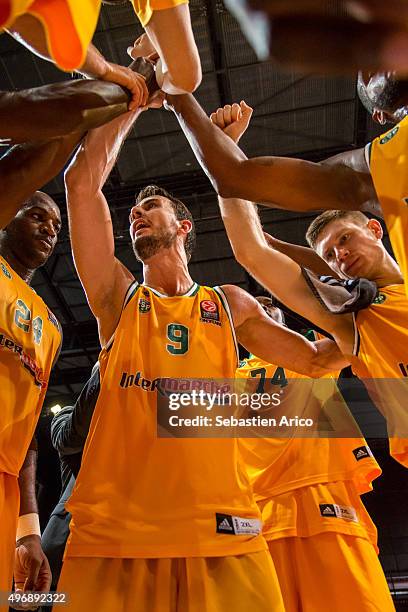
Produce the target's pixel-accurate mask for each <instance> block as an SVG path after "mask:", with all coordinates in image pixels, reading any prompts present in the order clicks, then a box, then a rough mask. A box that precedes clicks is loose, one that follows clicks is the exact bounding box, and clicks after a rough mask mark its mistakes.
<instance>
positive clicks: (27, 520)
mask: <svg viewBox="0 0 408 612" xmlns="http://www.w3.org/2000/svg"><path fill="white" fill-rule="evenodd" d="M28 535H38V536H40V537H41V529H40V520H39V517H38V514H37V513H36V512H31V513H30V514H23V515H22V516H19V517H18V523H17V532H16V541H18V540H20V539H21V538H24V537H25V536H28Z"/></svg>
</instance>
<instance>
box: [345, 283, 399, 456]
mask: <svg viewBox="0 0 408 612" xmlns="http://www.w3.org/2000/svg"><path fill="white" fill-rule="evenodd" d="M355 326H356V332H357V333H356V345H355V347H354V355H355V356H354V357H353V359H352V365H353V371H354V373H355V374H356V375H357V376H358V377H359V378H361V379H362V380H363V382H364V383H365V385H366V387H367V390H368V392H369V393H370V396H371V398H372V400H373V401H374V403H375V404H376V406H377V407H378V408H379V410H380V411H381V412H382V414H383V415H384V417H385V418H386V420H387V427H388V434H389V437H390V438H391V439H390V448H391V454H392V455H393V457H395V459H397V461H399V462H400V463H402V464H403V465H405V466H406V467H408V407H407V396H408V355H407V351H408V301H407V298H406V295H405V290H404V285H390V286H389V287H382V288H381V289H379V292H378V295H377V298H376V300H375V302H374V303H373V304H372V305H371V306H369V307H368V308H365V309H364V310H360V311H359V312H358V313H357V314H356V315H355Z"/></svg>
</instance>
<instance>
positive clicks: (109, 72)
mask: <svg viewBox="0 0 408 612" xmlns="http://www.w3.org/2000/svg"><path fill="white" fill-rule="evenodd" d="M101 79H102V80H103V81H110V82H112V83H117V84H118V85H122V87H126V89H129V91H130V92H131V94H132V100H131V102H130V104H129V110H136V109H137V108H139V106H146V104H147V100H148V98H149V92H148V90H147V87H146V81H145V77H144V76H142V75H141V74H139V73H137V72H133V70H131V69H130V68H127V67H126V66H119V65H118V64H113V63H112V62H107V67H106V71H105V72H104V74H103V75H102V76H101Z"/></svg>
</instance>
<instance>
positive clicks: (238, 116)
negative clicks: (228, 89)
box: [231, 102, 242, 121]
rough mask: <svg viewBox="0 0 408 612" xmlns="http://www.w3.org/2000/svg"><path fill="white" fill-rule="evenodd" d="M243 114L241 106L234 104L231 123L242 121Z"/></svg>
mask: <svg viewBox="0 0 408 612" xmlns="http://www.w3.org/2000/svg"><path fill="white" fill-rule="evenodd" d="M241 116H242V112H241V108H240V105H239V104H237V103H236V102H234V104H233V105H232V108H231V121H239V120H240V119H241Z"/></svg>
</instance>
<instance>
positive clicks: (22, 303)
mask: <svg viewBox="0 0 408 612" xmlns="http://www.w3.org/2000/svg"><path fill="white" fill-rule="evenodd" d="M60 226H61V217H60V212H59V208H58V206H57V205H56V204H55V202H54V201H53V200H52V199H51V198H50V197H49V196H47V195H46V194H45V193H41V192H36V193H35V194H34V195H33V196H32V197H31V198H30V200H28V201H27V202H26V203H25V204H24V206H23V207H22V208H21V210H20V211H19V212H18V213H17V215H16V216H15V217H14V219H12V220H11V221H10V222H9V223H8V225H7V226H6V227H5V228H4V229H3V230H1V231H0V285H1V292H0V293H1V300H0V307H1V317H0V387H1V389H2V410H1V416H0V514H1V519H2V520H1V525H0V528H1V534H0V548H1V554H0V591H1V592H2V594H4V593H5V592H7V591H10V589H11V583H12V570H13V559H14V551H15V546H16V544H15V538H16V530H17V539H18V543H19V544H20V546H19V547H18V548H17V551H16V552H17V565H16V575H15V578H16V583H18V586H20V587H21V588H22V587H23V585H24V578H25V577H28V578H29V582H30V586H31V587H32V588H33V589H37V590H38V589H40V590H42V589H44V588H45V589H46V588H47V584H48V585H49V582H48V580H49V579H50V576H49V573H48V564H47V562H46V560H45V557H44V555H43V553H42V551H41V546H40V533H39V522H38V515H37V514H36V508H33V507H32V506H33V504H34V505H35V495H32V496H31V497H32V499H29V500H26V499H25V500H22V502H21V504H20V513H21V514H22V516H21V517H20V520H19V522H18V525H17V519H18V516H19V488H18V477H19V474H20V476H21V479H22V480H24V481H26V480H27V476H28V479H29V481H30V482H29V483H27V482H23V483H22V484H23V486H25V485H27V484H28V486H29V485H30V483H31V485H32V483H33V478H32V475H31V477H30V474H29V473H28V472H30V471H31V469H32V464H33V449H34V447H33V446H32V445H30V442H31V440H32V438H33V434H34V430H35V427H36V423H37V420H38V417H39V414H40V411H41V406H42V403H43V400H44V396H45V393H46V390H47V384H48V379H49V375H50V370H51V367H52V364H53V362H54V361H55V359H56V357H57V354H58V350H59V347H60V345H61V331H60V326H59V323H58V321H57V319H56V318H55V316H54V315H53V314H52V312H51V311H50V310H49V309H48V308H47V306H46V305H45V304H44V302H43V301H42V299H41V298H40V297H39V296H38V295H37V294H36V293H35V291H34V290H33V289H31V287H30V282H31V280H32V278H33V275H34V272H35V270H36V269H37V268H39V267H40V266H42V265H44V264H45V262H46V261H47V260H48V258H49V257H50V256H51V254H52V252H53V250H54V246H55V244H56V241H57V235H58V232H59V229H60ZM29 446H30V449H32V450H29ZM26 455H27V458H26V461H25V462H24V465H23V461H24V458H25V457H26ZM34 481H35V479H34ZM23 502H24V504H23ZM30 505H31V507H30ZM24 506H25V507H24ZM17 527H18V528H17ZM27 536H28V537H27ZM28 555H29V556H30V565H29V567H27V566H26V565H25V562H26V561H27V556H28ZM34 557H36V560H35V559H34ZM21 581H22V584H20V582H21ZM2 609H3V608H2ZM5 609H8V606H7V607H6V608H5Z"/></svg>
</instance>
